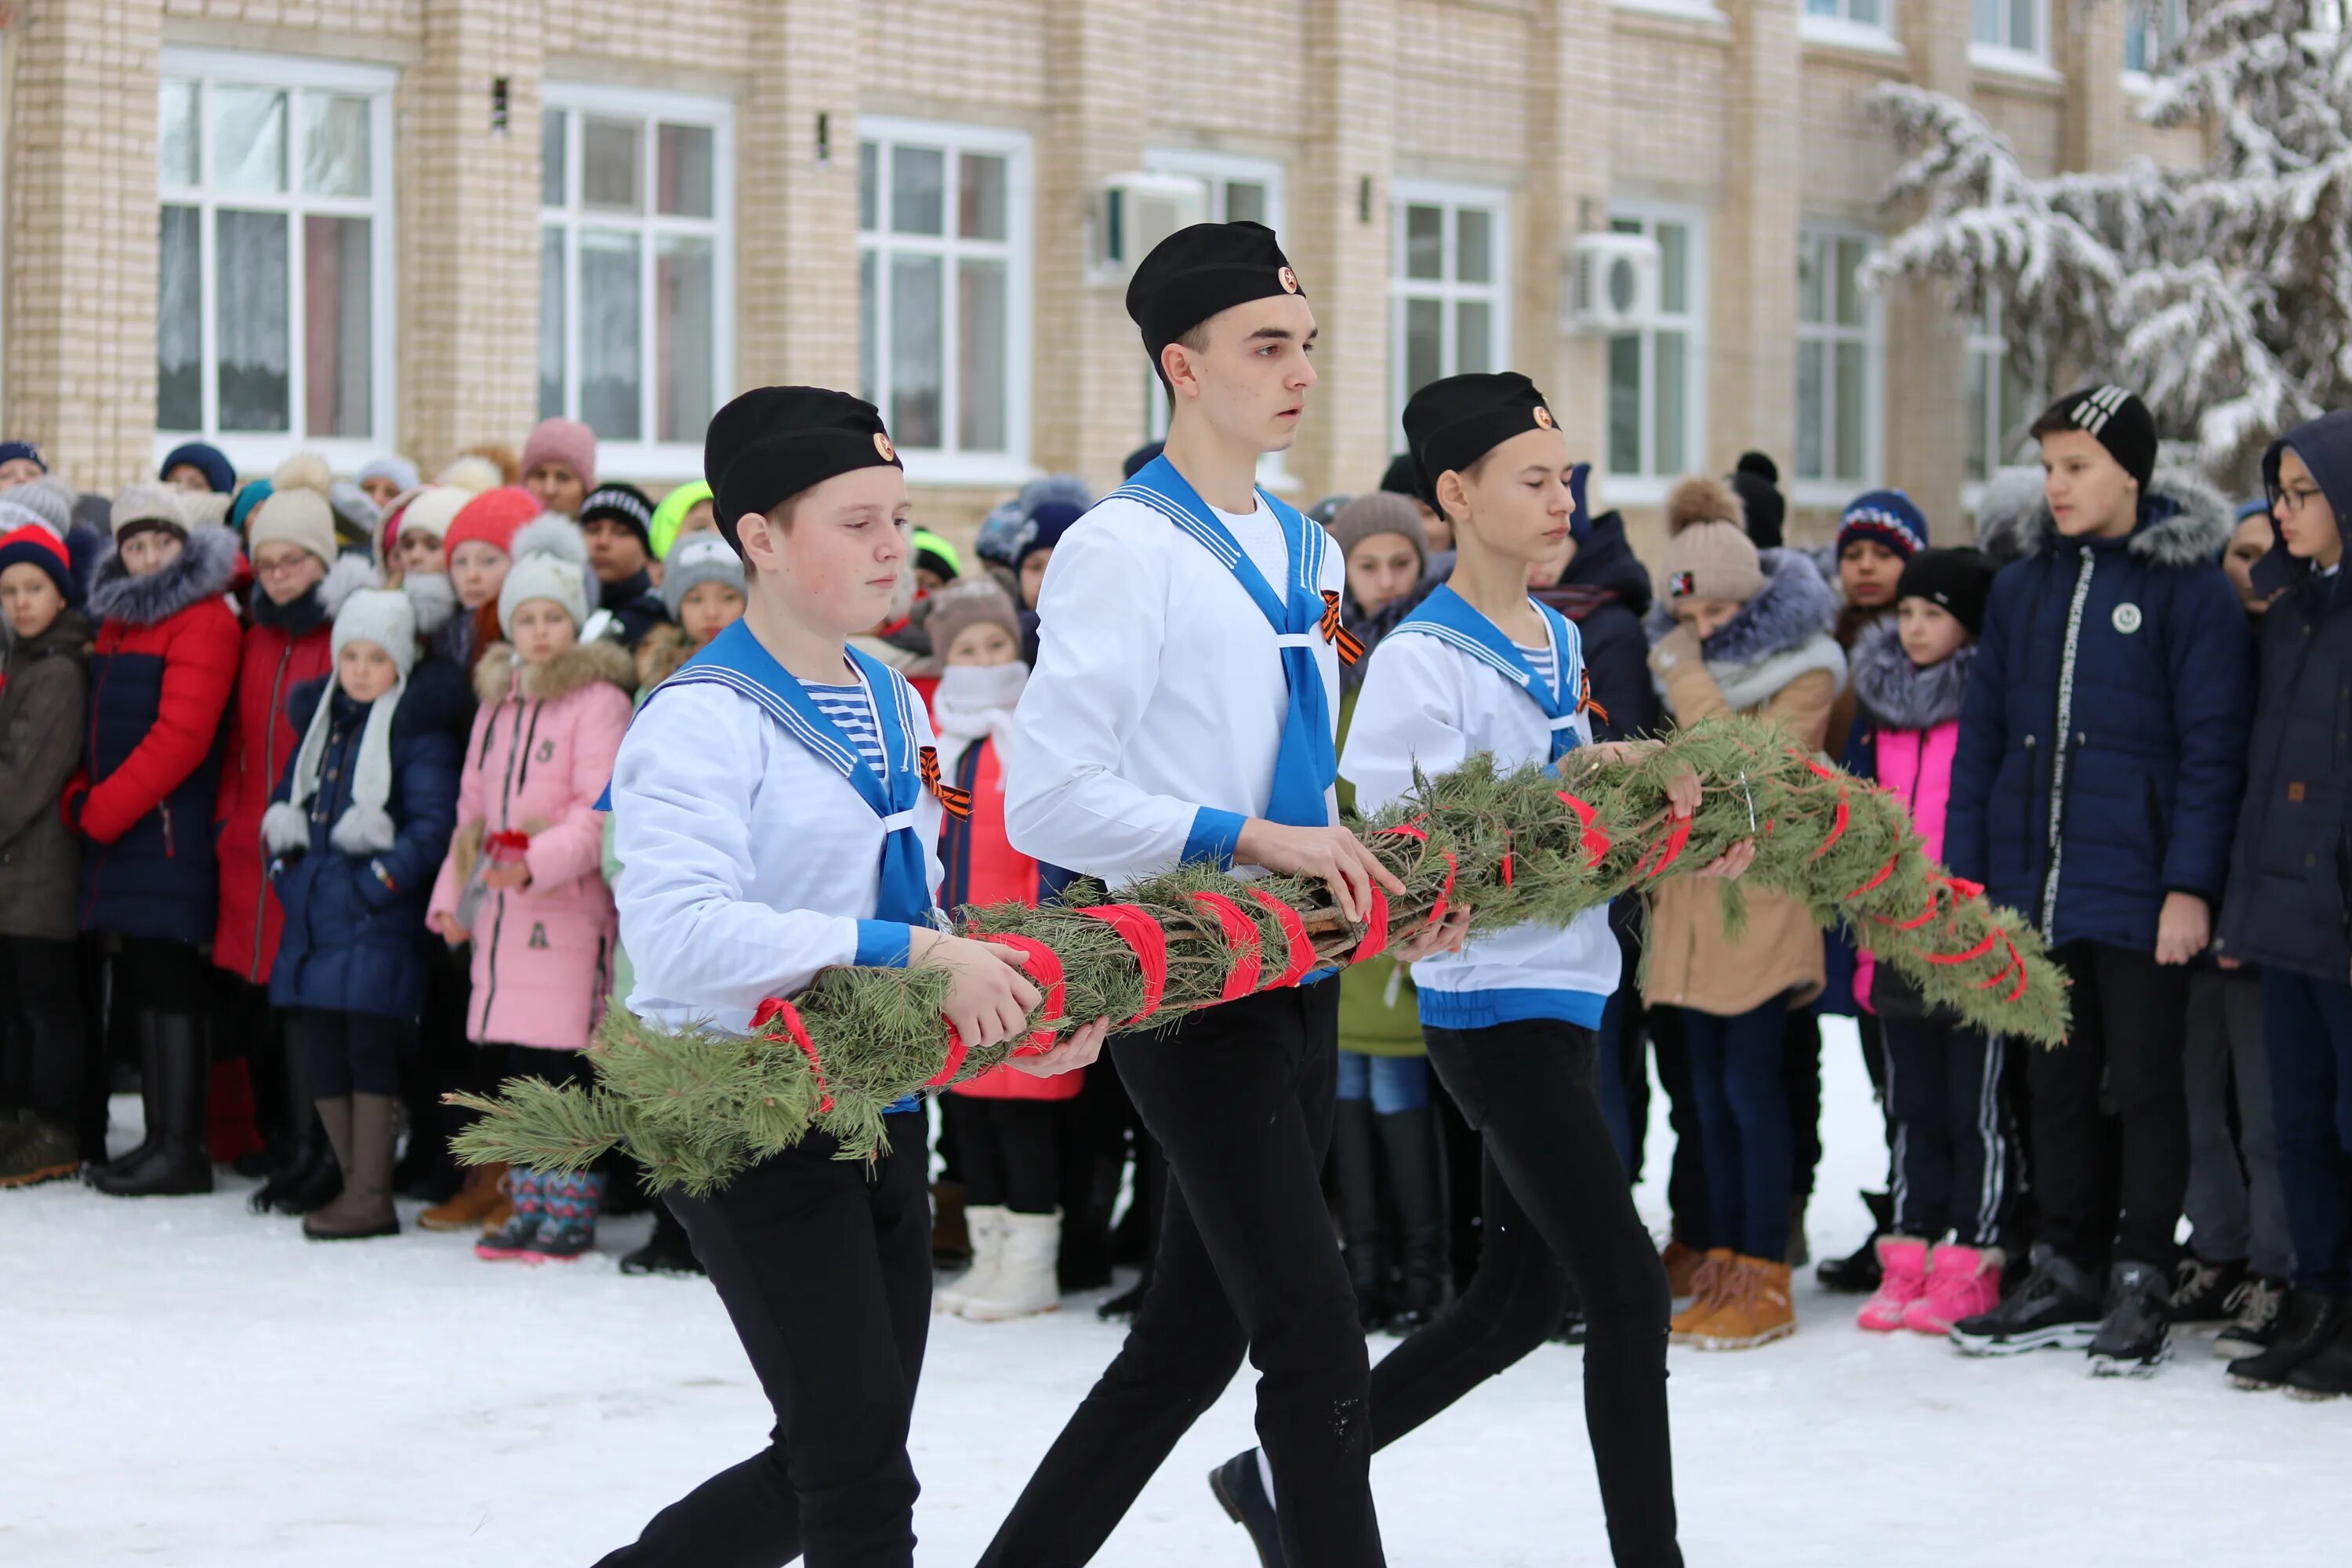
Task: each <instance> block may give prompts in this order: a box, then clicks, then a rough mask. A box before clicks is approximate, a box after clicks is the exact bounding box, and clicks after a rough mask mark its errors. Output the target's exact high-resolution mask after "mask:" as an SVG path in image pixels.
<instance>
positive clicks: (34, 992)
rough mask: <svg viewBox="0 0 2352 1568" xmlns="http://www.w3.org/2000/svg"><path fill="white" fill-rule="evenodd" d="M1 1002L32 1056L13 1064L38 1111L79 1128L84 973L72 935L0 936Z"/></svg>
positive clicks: (13, 1075) (12, 1033)
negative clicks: (77, 961)
mask: <svg viewBox="0 0 2352 1568" xmlns="http://www.w3.org/2000/svg"><path fill="white" fill-rule="evenodd" d="M0 1004H5V1006H6V1007H7V1010H8V1012H9V1013H10V1015H11V1018H10V1020H9V1022H10V1027H9V1029H8V1037H9V1038H10V1039H11V1040H12V1041H14V1042H16V1044H17V1046H18V1047H21V1048H23V1049H24V1050H25V1051H26V1056H27V1058H28V1059H27V1060H26V1061H25V1062H24V1064H23V1065H22V1067H21V1068H12V1070H11V1071H10V1072H9V1074H8V1077H9V1079H10V1080H11V1082H12V1083H13V1082H16V1081H17V1080H19V1079H21V1081H22V1082H23V1084H24V1086H25V1089H24V1092H25V1100H26V1104H28V1105H30V1106H31V1107H32V1110H33V1114H34V1115H36V1116H38V1117H39V1118H40V1119H41V1120H42V1121H46V1122H48V1123H49V1124H50V1125H52V1126H56V1127H62V1128H65V1129H66V1130H68V1131H76V1130H78V1129H79V1126H80V1122H81V1097H82V1081H83V1079H84V1076H85V1074H86V1072H87V1070H88V1069H87V1066H86V1064H85V1062H84V1059H83V1055H84V1040H85V1038H86V1036H85V1034H84V1031H83V1026H82V1013H81V975H80V972H79V969H77V968H76V966H75V963H74V944H73V942H72V940H71V939H70V938H68V939H65V940H62V941H55V940H51V939H48V938H45V937H37V936H0Z"/></svg>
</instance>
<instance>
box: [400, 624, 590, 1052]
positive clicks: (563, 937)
mask: <svg viewBox="0 0 2352 1568" xmlns="http://www.w3.org/2000/svg"><path fill="white" fill-rule="evenodd" d="M634 676H635V669H634V668H633V667H632V665H631V662H630V659H629V654H628V650H627V649H625V648H624V647H621V646H620V645H618V644H617V643H608V642H593V643H585V644H583V645H581V646H580V647H574V648H572V649H569V650H568V651H566V652H563V653H560V654H558V655H556V656H555V657H554V658H551V659H550V660H548V661H547V662H546V663H545V664H542V665H539V666H537V667H532V666H529V665H523V664H520V663H518V662H517V660H516V658H515V655H514V649H513V648H511V647H509V646H508V645H506V644H505V643H498V644H494V645H493V646H491V647H489V648H488V649H487V650H486V651H485V652H484V653H483V655H482V660H481V662H480V663H479V664H478V665H477V666H476V667H475V669H474V690H475V692H476V694H477V695H478V697H479V698H480V699H481V703H482V706H481V709H480V710H479V711H478V712H477V713H476V714H475V716H474V733H473V738H472V740H471V741H470V742H468V743H467V752H466V767H465V772H464V773H462V774H461V775H460V777H459V780H458V785H457V839H456V841H455V842H454V843H453V844H452V845H451V847H450V850H449V858H448V859H446V861H444V862H443V863H442V866H441V875H440V876H439V878H438V879H436V880H435V882H434V884H433V900H432V905H431V913H432V915H434V916H439V915H444V914H446V915H450V916H452V917H455V916H456V915H457V906H458V902H459V900H460V898H461V896H462V895H463V894H464V892H465V889H466V885H467V879H468V878H469V877H471V875H472V874H473V870H474V865H475V861H476V860H477V859H478V858H479V857H480V856H481V854H482V847H483V843H484V840H485V837H487V836H488V835H489V834H495V833H504V832H519V833H527V834H529V835H530V849H529V850H528V851H527V852H526V853H525V855H524V863H525V864H526V865H527V866H529V867H530V886H529V887H528V888H526V889H521V890H520V891H517V892H488V893H485V894H484V895H483V897H482V899H481V901H480V903H479V905H478V907H477V908H476V909H475V910H474V915H473V925H472V930H473V936H474V995H473V1002H472V1005H471V1006H470V1007H469V1008H468V1010H467V1036H468V1037H471V1038H472V1039H474V1040H476V1041H484V1042H487V1041H496V1042H498V1043H499V1044H500V1045H516V1046H537V1047H541V1048H542V1049H547V1050H579V1049H581V1048H582V1047H585V1046H586V1045H587V1044H588V1043H589V1041H590V1040H591V1039H592V1038H593V1037H594V1034H595V1030H596V1025H597V1022H598V1020H599V1019H601V1018H602V1017H603V1016H604V999H605V997H606V995H607V994H609V993H610V992H611V990H612V965H613V944H614V942H615V941H617V940H618V933H619V927H618V923H617V921H616V919H615V917H614V912H613V893H612V889H610V888H608V887H606V886H605V885H604V872H603V869H602V865H603V854H604V815H603V814H602V813H601V812H599V811H598V810H597V809H596V801H597V799H598V797H599V796H601V795H603V794H604V786H605V785H606V784H608V783H610V782H611V780H612V776H613V758H614V754H615V753H616V752H619V751H620V749H621V736H622V734H623V732H624V731H626V730H627V729H628V727H629V695H628V693H629V685H630V682H631V680H632V679H634Z"/></svg>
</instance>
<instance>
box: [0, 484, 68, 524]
mask: <svg viewBox="0 0 2352 1568" xmlns="http://www.w3.org/2000/svg"><path fill="white" fill-rule="evenodd" d="M0 494H5V496H6V497H7V498H8V500H11V501H13V502H15V503H16V505H18V506H20V507H23V508H24V509H25V510H26V511H29V512H31V513H32V514H33V516H34V518H35V519H36V520H37V521H38V522H39V523H40V525H41V526H42V527H43V528H46V529H47V530H48V531H50V532H51V533H54V534H56V535H57V536H58V538H59V539H63V538H64V537H65V536H66V535H67V534H68V533H70V532H71V531H73V507H74V493H73V491H71V490H69V489H67V488H66V487H65V486H64V485H62V484H60V483H58V481H57V480H55V479H51V478H49V477H48V476H47V474H44V475H42V476H41V477H40V478H39V479H33V480H31V481H29V482H27V483H25V484H21V485H17V486H15V487H14V488H12V489H7V490H5V491H0Z"/></svg>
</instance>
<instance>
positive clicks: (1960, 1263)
mask: <svg viewBox="0 0 2352 1568" xmlns="http://www.w3.org/2000/svg"><path fill="white" fill-rule="evenodd" d="M2007 1261H2008V1259H2007V1258H2005V1257H2004V1256H2003V1255H2002V1253H2001V1250H2000V1247H1962V1246H1961V1245H1959V1243H1958V1242H1946V1243H1945V1244H1944V1245H1943V1246H1941V1247H1937V1248H1936V1256H1935V1260H1934V1262H1932V1263H1931V1264H1930V1265H1929V1266H1928V1268H1927V1289H1926V1291H1924V1292H1923V1293H1922V1294H1921V1295H1920V1297H1919V1299H1918V1300H1916V1301H1914V1302H1912V1303H1911V1305H1910V1306H1908V1307H1907V1308H1906V1309H1904V1312H1903V1326H1904V1327H1905V1328H1906V1329H1909V1330H1910V1331H1912V1332H1913V1333H1917V1334H1934V1335H1937V1337H1938V1338H1940V1337H1942V1336H1943V1335H1946V1334H1948V1333H1950V1332H1951V1331H1952V1325H1953V1324H1955V1323H1958V1322H1961V1321H1965V1320H1967V1319H1969V1318H1973V1317H1976V1316H1977V1315H1979V1313H1983V1312H1990V1311H1991V1310H1993V1309H1994V1308H1996V1307H1998V1306H2000V1270H2001V1267H2002V1265H2003V1264H2004V1263H2006V1262H2007Z"/></svg>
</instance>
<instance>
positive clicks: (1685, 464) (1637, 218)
mask: <svg viewBox="0 0 2352 1568" xmlns="http://www.w3.org/2000/svg"><path fill="white" fill-rule="evenodd" d="M1609 226H1610V228H1611V229H1612V230H1613V231H1614V232H1616V233H1618V234H1643V235H1647V236H1649V237H1651V238H1653V239H1654V240H1656V241H1657V242H1658V317H1657V321H1656V322H1655V323H1654V325H1652V326H1651V327H1649V328H1647V329H1646V330H1644V331H1638V332H1617V333H1613V334H1612V335H1611V337H1610V339H1609V354H1608V376H1609V403H1608V407H1609V430H1608V439H1607V442H1606V445H1605V447H1604V448H1603V450H1604V452H1605V453H1606V457H1607V461H1606V462H1605V464H1604V465H1603V467H1604V469H1605V471H1606V472H1607V474H1608V476H1609V494H1610V498H1611V499H1612V500H1617V501H1623V502H1629V503H1632V504H1633V505H1643V504H1648V503H1650V502H1652V501H1655V500H1664V495H1665V487H1666V486H1667V484H1668V483H1670V482H1671V481H1672V480H1673V479H1675V477H1676V476H1678V475H1681V474H1685V473H1687V472H1689V471H1690V469H1691V468H1692V467H1693V466H1694V465H1696V463H1698V462H1699V461H1700V459H1701V455H1702V454H1703V453H1704V452H1705V450H1706V396H1705V390H1706V371H1705V366H1704V358H1703V355H1704V352H1705V343H1706V215H1705V214H1704V213H1701V212H1699V211H1698V210H1697V209H1696V208H1691V207H1647V206H1638V205H1636V206H1628V205H1623V204H1622V203H1621V204H1618V205H1613V206H1612V208H1611V210H1610V215H1609Z"/></svg>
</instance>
